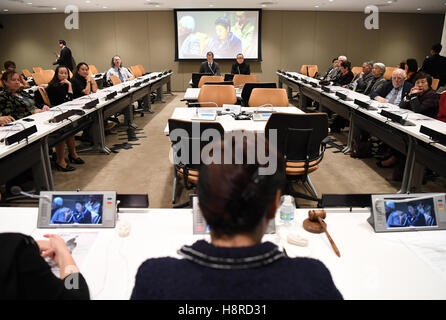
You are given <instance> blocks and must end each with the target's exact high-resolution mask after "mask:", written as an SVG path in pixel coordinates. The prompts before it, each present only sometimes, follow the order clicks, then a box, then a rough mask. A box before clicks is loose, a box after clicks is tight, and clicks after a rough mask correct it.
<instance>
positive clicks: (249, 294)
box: [131, 240, 342, 300]
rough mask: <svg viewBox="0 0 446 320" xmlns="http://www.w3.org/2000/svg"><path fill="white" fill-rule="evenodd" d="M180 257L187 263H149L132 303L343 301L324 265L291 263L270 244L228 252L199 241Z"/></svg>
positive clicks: (309, 261) (306, 261)
mask: <svg viewBox="0 0 446 320" xmlns="http://www.w3.org/2000/svg"><path fill="white" fill-rule="evenodd" d="M178 253H179V254H180V255H182V256H183V259H175V258H169V257H165V258H156V259H149V260H147V261H145V262H144V263H143V264H142V265H141V266H140V268H139V270H138V273H137V275H136V281H135V287H134V288H133V292H132V296H131V299H135V300H138V299H154V300H163V299H166V300H182V299H188V300H202V299H211V300H215V299H219V300H237V299H253V300H256V299H274V300H296V299H333V300H334V299H342V295H341V293H340V292H339V291H338V290H337V288H336V286H335V285H334V283H333V280H332V278H331V275H330V272H329V271H328V269H327V268H326V267H325V266H324V265H323V264H322V262H320V261H318V260H315V259H310V258H288V257H286V256H285V255H284V254H283V252H281V251H279V250H278V248H277V246H276V245H274V244H273V243H271V242H264V243H260V244H257V245H254V246H251V247H238V248H224V247H216V246H214V245H212V244H210V243H208V242H206V241H204V240H200V241H197V242H195V243H194V244H193V245H192V246H184V247H183V248H181V249H180V250H179V251H178Z"/></svg>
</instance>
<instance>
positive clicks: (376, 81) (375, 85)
mask: <svg viewBox="0 0 446 320" xmlns="http://www.w3.org/2000/svg"><path fill="white" fill-rule="evenodd" d="M385 72H386V65H385V64H384V63H381V62H376V63H375V64H373V69H372V76H373V78H372V79H371V80H370V82H369V84H368V85H367V87H366V88H365V90H364V92H363V93H364V94H365V95H367V96H370V95H371V94H372V93H374V92H375V91H378V90H379V89H380V88H381V87H382V86H383V85H384V84H385V83H386V81H387V80H386V79H384V73H385Z"/></svg>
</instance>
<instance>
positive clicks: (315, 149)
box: [265, 113, 328, 205]
mask: <svg viewBox="0 0 446 320" xmlns="http://www.w3.org/2000/svg"><path fill="white" fill-rule="evenodd" d="M272 129H275V130H276V133H277V150H278V151H279V152H280V153H282V154H283V156H284V158H285V161H286V176H287V181H288V183H287V186H286V190H285V192H286V193H287V194H290V195H292V196H293V197H299V198H303V199H307V200H311V201H316V202H317V203H318V205H319V204H320V202H321V200H320V199H318V194H317V192H316V189H315V188H314V186H313V184H312V182H311V180H310V177H309V174H310V173H311V172H314V171H316V170H317V169H318V168H319V164H320V163H321V161H322V159H323V157H324V152H325V145H326V143H327V139H328V137H327V136H328V116H327V114H326V113H302V114H294V113H273V114H272V115H271V116H270V118H269V119H268V122H267V123H266V126H265V136H266V137H267V138H268V139H269V140H270V143H274V139H272V137H271V138H270V134H271V132H270V130H272ZM299 181H301V182H302V184H303V185H304V187H305V188H306V189H307V191H309V193H310V195H308V194H303V193H300V192H296V191H295V190H294V188H293V184H294V183H295V182H299Z"/></svg>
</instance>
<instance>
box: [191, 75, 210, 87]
mask: <svg viewBox="0 0 446 320" xmlns="http://www.w3.org/2000/svg"><path fill="white" fill-rule="evenodd" d="M202 76H213V74H212V73H192V88H198V83H199V82H200V79H201V77H202Z"/></svg>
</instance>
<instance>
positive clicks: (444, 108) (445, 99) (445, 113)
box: [437, 91, 446, 122]
mask: <svg viewBox="0 0 446 320" xmlns="http://www.w3.org/2000/svg"><path fill="white" fill-rule="evenodd" d="M437 119H438V120H440V121H443V122H446V91H444V92H443V93H442V94H441V96H440V108H439V109H438V116H437Z"/></svg>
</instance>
